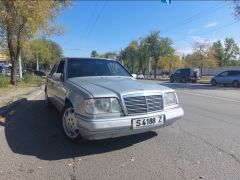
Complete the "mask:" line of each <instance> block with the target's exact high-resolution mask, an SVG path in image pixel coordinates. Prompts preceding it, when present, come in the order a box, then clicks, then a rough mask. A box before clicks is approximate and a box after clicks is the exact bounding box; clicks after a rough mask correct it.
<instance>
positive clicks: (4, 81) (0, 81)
mask: <svg viewBox="0 0 240 180" xmlns="http://www.w3.org/2000/svg"><path fill="white" fill-rule="evenodd" d="M9 81H10V80H9V78H8V77H6V76H3V75H0V88H6V87H8V86H9V85H10V83H9Z"/></svg>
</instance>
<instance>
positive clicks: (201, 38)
mask: <svg viewBox="0 0 240 180" xmlns="http://www.w3.org/2000/svg"><path fill="white" fill-rule="evenodd" d="M190 38H191V39H192V40H193V41H194V42H204V41H206V38H203V37H200V36H190Z"/></svg>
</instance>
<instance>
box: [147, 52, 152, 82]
mask: <svg viewBox="0 0 240 180" xmlns="http://www.w3.org/2000/svg"><path fill="white" fill-rule="evenodd" d="M150 63H151V52H150V57H149V60H148V76H147V78H148V79H149V77H150V68H151V67H150V65H151V64H150Z"/></svg>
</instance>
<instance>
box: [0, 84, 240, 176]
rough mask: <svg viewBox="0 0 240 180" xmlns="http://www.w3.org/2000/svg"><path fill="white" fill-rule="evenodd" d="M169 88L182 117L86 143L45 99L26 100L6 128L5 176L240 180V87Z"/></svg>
mask: <svg viewBox="0 0 240 180" xmlns="http://www.w3.org/2000/svg"><path fill="white" fill-rule="evenodd" d="M156 83H160V82H156ZM163 84H164V83H163ZM165 85H167V86H169V87H173V88H175V89H176V91H177V92H178V95H179V99H180V102H181V105H182V107H183V108H184V110H185V116H184V118H183V119H181V120H180V121H178V122H177V123H175V124H173V125H171V126H169V127H166V128H162V129H159V130H157V131H156V132H149V133H145V134H140V135H135V136H128V137H122V138H116V139H108V140H101V141H93V142H87V143H85V144H72V143H69V142H68V141H67V140H66V139H65V137H64V136H63V134H62V132H61V128H60V122H59V118H60V115H59V113H58V112H57V111H56V110H54V109H52V110H48V109H47V108H46V107H45V104H44V101H43V100H42V99H43V98H42V99H39V100H34V101H27V102H25V105H24V106H21V107H19V108H18V109H17V111H16V112H15V114H14V115H13V116H12V117H10V118H9V119H8V120H7V123H6V125H5V127H4V128H3V127H0V179H1V180H8V179H14V180H15V179H19V180H20V179H24V180H25V179H31V180H34V179H43V180H45V179H57V180H59V179H69V180H74V179H81V180H82V179H104V180H107V179H111V180H112V179H127V180H129V179H136V180H141V179H144V180H145V179H158V180H159V179H169V180H174V179H177V180H178V179H216V180H222V179H226V180H235V179H236V180H237V179H238V180H239V179H240V89H234V88H225V87H211V86H209V85H200V84H194V85H192V84H168V83H165Z"/></svg>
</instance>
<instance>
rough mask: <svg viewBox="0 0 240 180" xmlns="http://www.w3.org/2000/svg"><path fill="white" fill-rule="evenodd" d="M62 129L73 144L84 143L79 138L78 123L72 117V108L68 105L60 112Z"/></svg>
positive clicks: (80, 137)
mask: <svg viewBox="0 0 240 180" xmlns="http://www.w3.org/2000/svg"><path fill="white" fill-rule="evenodd" d="M62 128H63V132H64V134H65V136H66V137H67V139H68V140H69V141H71V142H73V143H77V142H84V141H85V140H84V139H83V138H82V136H81V133H80V130H79V127H78V121H77V119H76V118H75V116H74V108H73V106H72V105H71V104H70V103H67V104H66V105H65V107H64V108H63V111H62Z"/></svg>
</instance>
